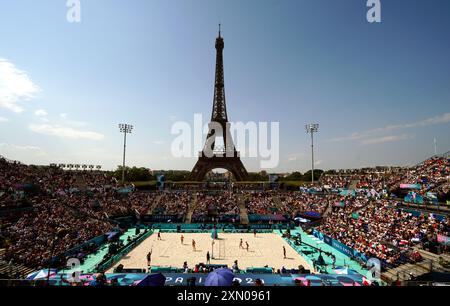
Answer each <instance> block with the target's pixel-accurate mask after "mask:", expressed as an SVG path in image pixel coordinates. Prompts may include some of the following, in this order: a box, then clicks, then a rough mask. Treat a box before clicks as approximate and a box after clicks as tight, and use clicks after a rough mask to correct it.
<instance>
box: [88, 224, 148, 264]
mask: <svg viewBox="0 0 450 306" xmlns="http://www.w3.org/2000/svg"><path fill="white" fill-rule="evenodd" d="M151 234H153V231H152V230H149V231H148V232H146V233H144V234H142V235H141V236H140V237H139V238H137V239H136V240H134V241H133V242H132V243H130V244H128V245H127V246H125V247H124V248H123V249H122V250H121V251H120V252H119V254H116V255H114V256H113V257H111V258H110V259H108V260H107V261H105V262H104V263H100V264H98V265H97V267H96V270H98V271H106V270H107V269H109V268H111V267H112V266H113V265H114V264H116V263H117V262H119V261H120V259H122V257H123V256H125V255H126V254H128V253H129V252H131V250H133V249H134V248H135V247H137V246H138V245H139V244H140V243H141V242H142V241H144V240H145V239H147V238H148V237H149V236H150V235H151Z"/></svg>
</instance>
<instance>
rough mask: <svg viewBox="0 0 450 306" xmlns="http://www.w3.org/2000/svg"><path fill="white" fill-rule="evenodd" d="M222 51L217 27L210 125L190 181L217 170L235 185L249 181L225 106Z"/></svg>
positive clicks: (221, 42) (221, 41) (200, 178)
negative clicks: (229, 176) (218, 140)
mask: <svg viewBox="0 0 450 306" xmlns="http://www.w3.org/2000/svg"><path fill="white" fill-rule="evenodd" d="M223 48H224V42H223V38H222V37H221V35H220V25H219V36H218V37H217V39H216V79H215V85H214V101H213V109H212V114H211V122H210V123H209V131H208V135H207V138H206V144H205V146H204V147H203V150H202V151H201V152H200V154H199V158H198V161H197V163H196V164H195V166H194V169H192V172H191V176H190V179H191V180H192V181H202V180H203V179H204V177H205V175H206V174H207V173H208V172H209V171H211V170H212V169H217V168H223V169H226V170H228V171H230V172H231V173H232V174H233V176H234V178H235V179H236V180H237V181H244V180H246V179H247V177H248V173H247V170H246V169H245V167H244V164H243V163H242V161H241V158H240V156H239V152H237V151H236V148H235V146H234V143H233V139H232V137H231V133H230V123H229V122H228V116H227V107H226V103H225V86H224V73H223ZM217 137H221V138H222V139H223V144H224V145H223V146H220V145H217V144H216V138H217Z"/></svg>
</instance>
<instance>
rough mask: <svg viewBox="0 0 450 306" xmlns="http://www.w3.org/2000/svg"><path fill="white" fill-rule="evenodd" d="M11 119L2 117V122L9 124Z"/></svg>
mask: <svg viewBox="0 0 450 306" xmlns="http://www.w3.org/2000/svg"><path fill="white" fill-rule="evenodd" d="M8 121H9V119H8V118H5V117H0V122H8Z"/></svg>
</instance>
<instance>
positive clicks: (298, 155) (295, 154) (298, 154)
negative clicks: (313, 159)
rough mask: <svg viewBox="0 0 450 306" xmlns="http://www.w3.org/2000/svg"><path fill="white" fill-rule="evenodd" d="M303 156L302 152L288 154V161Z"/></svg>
mask: <svg viewBox="0 0 450 306" xmlns="http://www.w3.org/2000/svg"><path fill="white" fill-rule="evenodd" d="M303 156H304V154H302V153H294V154H289V155H288V162H294V161H297V160H300V159H301V158H302V157H303Z"/></svg>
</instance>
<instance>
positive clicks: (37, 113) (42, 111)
mask: <svg viewBox="0 0 450 306" xmlns="http://www.w3.org/2000/svg"><path fill="white" fill-rule="evenodd" d="M34 115H35V116H38V117H45V116H47V112H46V111H45V109H38V110H36V111H35V112H34Z"/></svg>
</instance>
